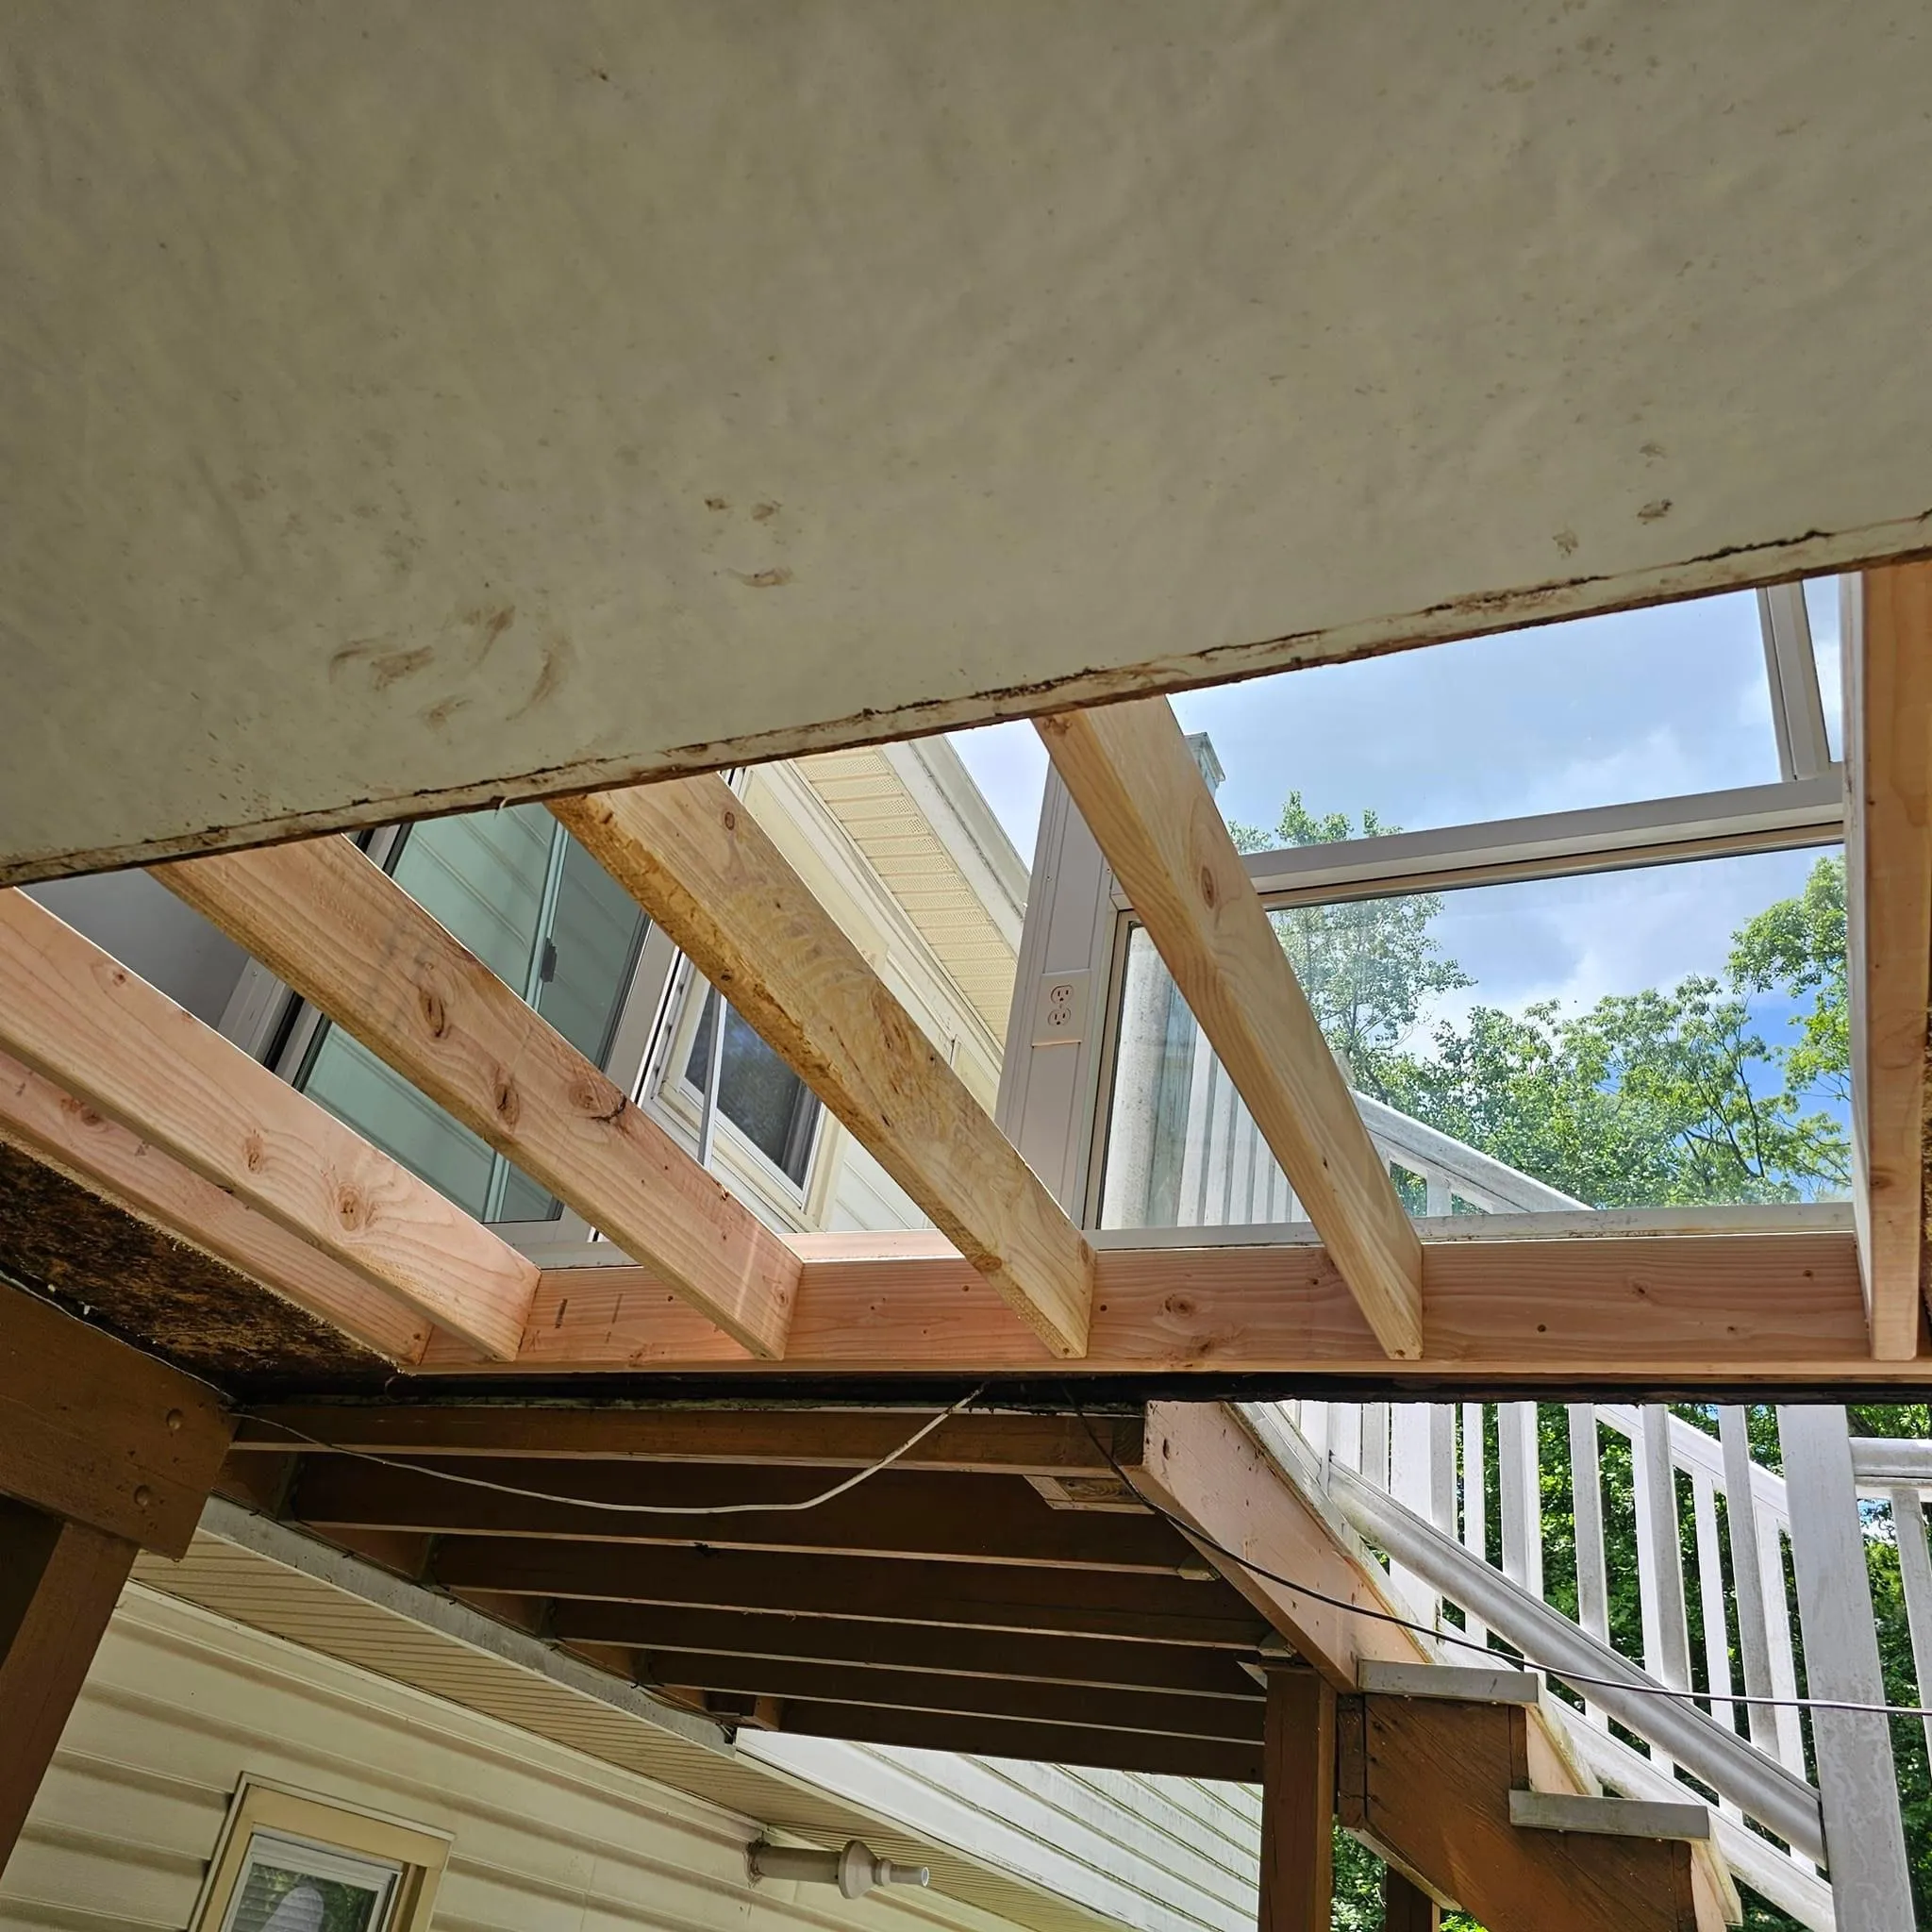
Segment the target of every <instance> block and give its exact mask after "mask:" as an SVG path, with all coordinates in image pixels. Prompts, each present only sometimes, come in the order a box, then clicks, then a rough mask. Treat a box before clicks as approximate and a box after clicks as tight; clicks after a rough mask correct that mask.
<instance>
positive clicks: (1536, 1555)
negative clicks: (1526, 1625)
mask: <svg viewBox="0 0 1932 1932" xmlns="http://www.w3.org/2000/svg"><path fill="white" fill-rule="evenodd" d="M1496 1475H1497V1479H1498V1481H1497V1487H1498V1489H1499V1491H1500V1501H1501V1503H1502V1514H1503V1574H1504V1575H1506V1576H1507V1577H1508V1578H1509V1579H1510V1580H1511V1581H1512V1582H1514V1583H1520V1584H1522V1586H1523V1587H1524V1590H1526V1591H1529V1592H1530V1594H1531V1595H1532V1596H1536V1597H1541V1595H1542V1593H1543V1505H1542V1491H1541V1485H1540V1482H1539V1477H1538V1457H1537V1441H1536V1404H1535V1403H1533V1402H1504V1403H1499V1404H1497V1406H1496Z"/></svg>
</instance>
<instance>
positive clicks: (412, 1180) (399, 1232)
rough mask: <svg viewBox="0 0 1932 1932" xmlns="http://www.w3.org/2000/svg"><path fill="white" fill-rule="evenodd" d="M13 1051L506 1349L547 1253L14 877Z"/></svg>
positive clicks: (447, 1319) (427, 1306) (506, 1352)
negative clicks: (405, 1160)
mask: <svg viewBox="0 0 1932 1932" xmlns="http://www.w3.org/2000/svg"><path fill="white" fill-rule="evenodd" d="M0 1051H5V1052H7V1053H8V1054H10V1055H12V1056H13V1057H14V1058H16V1059H19V1060H22V1061H24V1062H25V1064H26V1065H27V1066H28V1067H30V1068H31V1069H32V1070H33V1071H34V1072H35V1073H37V1074H41V1075H42V1077H43V1078H45V1079H47V1080H50V1081H52V1082H53V1083H54V1084H55V1085H56V1086H57V1087H59V1088H62V1089H64V1090H65V1091H67V1092H69V1093H71V1094H73V1095H74V1096H75V1098H77V1099H79V1100H81V1101H84V1102H85V1103H86V1104H87V1105H88V1106H89V1107H92V1108H95V1109H96V1110H97V1111H99V1112H101V1113H104V1114H108V1115H111V1116H112V1117H113V1118H114V1119H115V1120H118V1121H119V1122H121V1124H123V1125H124V1126H125V1127H127V1128H129V1129H131V1130H132V1131H133V1132H134V1133H136V1134H138V1135H139V1136H140V1137H141V1138H142V1140H143V1141H148V1142H149V1143H151V1144H152V1145H154V1146H156V1147H158V1148H159V1149H160V1150H161V1151H162V1152H163V1153H165V1154H167V1155H169V1156H170V1157H172V1158H174V1159H175V1160H178V1161H180V1162H181V1163H182V1164H183V1165H184V1166H187V1167H190V1168H192V1169H193V1171H194V1172H195V1173H196V1174H200V1175H201V1176H202V1178H203V1179H204V1180H208V1181H211V1182H212V1183H213V1184H214V1185H215V1186H216V1187H219V1188H223V1189H225V1190H226V1191H229V1192H230V1193H232V1194H233V1195H234V1196H235V1197H236V1198H237V1199H238V1200H240V1201H242V1202H243V1203H245V1204H246V1205H247V1206H248V1207H250V1208H255V1209H256V1210H257V1211H258V1212H259V1213H262V1214H265V1215H267V1216H268V1217H269V1218H270V1219H271V1220H274V1221H276V1222H279V1223H280V1224H282V1226H283V1227H285V1228H287V1229H288V1230H289V1231H290V1232H291V1233H292V1234H295V1235H298V1236H299V1237H300V1238H301V1239H302V1240H304V1241H307V1242H308V1244H309V1245H310V1246H311V1247H314V1248H316V1249H319V1250H320V1251H321V1252H322V1253H323V1254H325V1255H326V1256H328V1257H330V1258H331V1259H333V1260H335V1261H337V1262H339V1263H340V1264H341V1265H342V1266H343V1267H346V1268H348V1269H349V1270H351V1271H352V1272H353V1273H355V1274H359V1275H361V1276H362V1277H363V1278H364V1279H365V1280H367V1281H370V1282H373V1283H374V1284H375V1286H376V1287H378V1288H380V1289H383V1290H385V1291H389V1292H391V1293H392V1294H393V1295H395V1296H397V1297H399V1298H400V1299H401V1300H402V1301H403V1302H404V1303H406V1304H407V1305H408V1307H410V1308H412V1309H414V1310H415V1311H416V1312H417V1313H418V1314H421V1315H424V1316H426V1317H427V1318H428V1319H429V1320H430V1321H432V1322H435V1323H437V1324H440V1325H441V1326H442V1327H444V1328H447V1329H449V1330H450V1331H451V1332H452V1333H453V1334H455V1335H458V1336H460V1337H461V1338H462V1339H463V1340H464V1341H467V1342H469V1343H471V1344H473V1345H474V1346H475V1347H476V1348H479V1349H481V1350H482V1351H483V1352H484V1353H485V1354H486V1355H487V1356H491V1357H497V1358H506V1357H513V1356H514V1355H515V1354H516V1352H517V1345H518V1342H519V1341H521V1339H522V1336H523V1331H524V1318H525V1313H526V1312H527V1310H528V1308H529V1306H530V1300H531V1296H532V1295H533V1294H534V1292H535V1291H536V1286H537V1270H536V1268H535V1266H534V1265H533V1264H532V1263H531V1262H530V1261H528V1260H526V1259H525V1257H523V1256H521V1255H519V1254H518V1253H517V1252H516V1251H515V1249H513V1248H511V1247H509V1246H508V1245H507V1244H506V1243H505V1242H503V1241H499V1240H498V1239H497V1238H496V1236H495V1235H493V1234H491V1232H490V1231H489V1230H488V1229H487V1228H484V1227H482V1226H480V1225H479V1224H477V1223H476V1222H475V1221H473V1220H472V1219H471V1218H470V1217H469V1216H468V1215H467V1214H465V1213H463V1211H462V1210H461V1209H460V1208H457V1207H455V1206H453V1205H452V1204H451V1203H450V1202H448V1201H446V1200H445V1199H444V1198H443V1197H442V1196H441V1194H439V1193H438V1192H437V1191H436V1190H435V1189H434V1188H432V1187H430V1186H429V1185H428V1184H427V1183H426V1182H425V1181H420V1180H418V1179H417V1178H416V1176H415V1175H414V1174H410V1173H409V1171H408V1169H407V1168H405V1167H403V1166H401V1165H399V1164H398V1163H397V1162H396V1161H393V1160H391V1158H389V1157H388V1156H387V1155H386V1154H382V1153H380V1152H378V1151H377V1150H376V1149H375V1148H374V1147H372V1146H370V1144H369V1143H368V1142H367V1141H364V1140H362V1139H361V1138H360V1136H358V1135H357V1134H354V1133H352V1132H351V1131H350V1130H349V1129H348V1128H347V1127H345V1126H343V1125H342V1124H341V1123H340V1122H339V1121H337V1120H335V1119H334V1118H333V1117H332V1116H330V1115H329V1114H327V1113H325V1112H324V1111H323V1109H322V1108H319V1107H317V1106H316V1105H315V1104H314V1102H312V1101H310V1100H308V1099H306V1098H305V1097H304V1096H303V1095H302V1094H300V1093H297V1092H296V1091H294V1089H293V1088H291V1087H290V1086H288V1085H287V1084H286V1083H285V1082H283V1081H281V1080H278V1079H277V1078H276V1077H275V1074H272V1073H270V1072H269V1070H268V1069H267V1068H266V1067H263V1066H258V1064H257V1063H256V1062H255V1061H254V1060H252V1059H250V1058H248V1056H247V1055H246V1054H245V1053H243V1052H242V1050H241V1049H240V1048H239V1047H237V1046H235V1045H234V1044H232V1043H231V1042H230V1041H226V1040H224V1039H223V1038H222V1036H221V1035H220V1034H219V1033H217V1032H215V1031H214V1029H213V1028H212V1027H209V1026H205V1025H203V1024H202V1023H201V1022H200V1021H199V1020H197V1019H195V1018H194V1016H193V1015H192V1013H187V1012H184V1011H183V1010H182V1009H181V1008H179V1007H177V1006H175V1003H174V1002H173V1001H172V1000H170V999H168V998H166V997H165V996H164V995H163V994H161V993H159V992H157V991H155V989H154V988H153V987H151V986H149V985H147V984H146V983H145V981H143V980H141V979H139V978H137V977H136V976H135V975H134V974H132V973H130V972H128V970H127V969H126V968H125V966H123V965H121V964H120V963H119V962H118V961H116V960H114V959H112V958H109V957H108V955H107V954H106V953H104V952H102V951H101V950H100V948H99V947H97V946H95V945H93V944H92V943H91V942H90V941H87V940H85V939H83V938H82V937H81V936H80V934H79V933H77V932H75V930H74V929H73V928H72V927H71V926H69V925H66V924H62V923H61V922H60V921H59V920H58V919H56V918H55V917H54V915H53V914H52V913H51V912H49V911H47V910H46V909H45V908H42V907H41V906H39V905H37V904H35V902H34V901H33V900H31V899H29V898H27V897H26V896H25V894H24V893H22V892H19V891H7V892H0Z"/></svg>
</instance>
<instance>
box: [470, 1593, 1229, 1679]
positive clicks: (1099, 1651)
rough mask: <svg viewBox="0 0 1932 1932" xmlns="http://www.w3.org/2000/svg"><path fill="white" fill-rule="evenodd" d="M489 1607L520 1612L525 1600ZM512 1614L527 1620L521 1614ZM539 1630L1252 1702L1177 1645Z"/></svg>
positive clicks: (760, 1631) (724, 1617)
mask: <svg viewBox="0 0 1932 1932" xmlns="http://www.w3.org/2000/svg"><path fill="white" fill-rule="evenodd" d="M472 1594H473V1596H474V1595H475V1593H474V1592H473V1593H472ZM496 1601H499V1602H501V1603H503V1604H506V1605H516V1606H528V1605H529V1604H530V1602H531V1599H529V1598H525V1597H507V1598H501V1599H497V1600H496ZM520 1614H522V1615H525V1616H527V1615H528V1611H527V1608H525V1609H524V1610H523V1611H521V1612H520ZM548 1628H549V1630H550V1632H551V1634H552V1635H554V1636H555V1637H556V1638H557V1639H558V1641H579V1640H581V1641H585V1642H590V1643H607V1644H621V1645H623V1646H624V1647H625V1648H626V1649H630V1650H649V1651H653V1652H658V1653H662V1652H667V1651H686V1652H689V1651H705V1652H708V1653H710V1654H712V1655H714V1656H717V1657H727V1658H735V1659H743V1658H767V1659H770V1660H771V1661H773V1662H779V1663H833V1664H851V1665H855V1666H858V1667H861V1668H864V1669H880V1670H908V1671H919V1672H922V1673H924V1674H929V1675H930V1674H937V1675H943V1676H959V1677H984V1678H990V1679H997V1680H999V1681H1001V1682H1004V1683H1017V1684H1072V1685H1080V1686H1084V1687H1085V1688H1086V1689H1088V1690H1090V1691H1185V1692H1188V1693H1190V1694H1191V1695H1193V1696H1196V1697H1225V1698H1230V1699H1233V1700H1236V1701H1239V1702H1242V1703H1249V1702H1253V1701H1254V1700H1255V1699H1256V1698H1257V1697H1258V1696H1259V1695H1260V1692H1259V1691H1258V1689H1257V1686H1256V1684H1255V1680H1254V1679H1253V1678H1252V1677H1251V1676H1249V1675H1248V1674H1247V1672H1246V1671H1245V1670H1243V1669H1242V1667H1241V1664H1240V1663H1239V1662H1238V1661H1237V1660H1236V1658H1235V1657H1233V1656H1232V1655H1231V1654H1230V1653H1228V1652H1226V1651H1224V1650H1209V1649H1197V1648H1194V1647H1191V1646H1189V1645H1185V1644H1179V1643H1172V1644H1169V1643H1119V1642H1114V1641H1108V1640H1105V1639H1099V1638H1083V1637H1058V1636H1056V1637H1043V1636H1037V1635H1036V1636H1030V1637H1016V1636H1013V1635H1010V1634H1009V1633H1008V1632H1006V1631H989V1630H970V1629H959V1628H957V1627H952V1628H944V1629H941V1628H937V1627H931V1626H926V1625H921V1624H878V1623H870V1624H869V1623H864V1622H862V1621H860V1620H859V1619H858V1618H856V1617H808V1616H796V1615H790V1616H769V1615H767V1616H758V1615H754V1614H751V1613H748V1612H743V1611H734V1610H712V1609H688V1608H684V1607H679V1606H675V1605H669V1606H666V1605H653V1604H604V1603H575V1602H571V1601H569V1600H566V1601H563V1602H560V1603H557V1604H553V1605H552V1606H551V1607H550V1612H549V1624H548Z"/></svg>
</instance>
